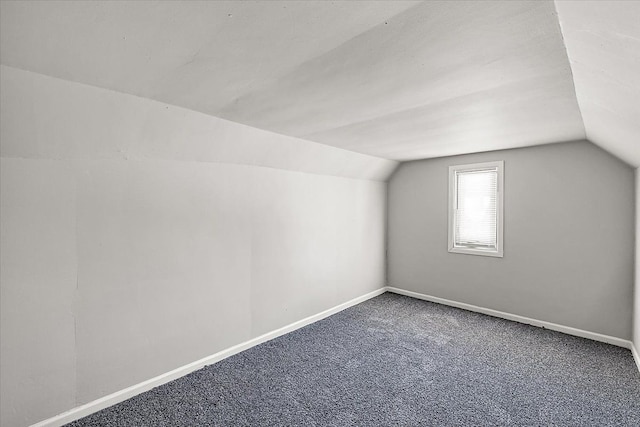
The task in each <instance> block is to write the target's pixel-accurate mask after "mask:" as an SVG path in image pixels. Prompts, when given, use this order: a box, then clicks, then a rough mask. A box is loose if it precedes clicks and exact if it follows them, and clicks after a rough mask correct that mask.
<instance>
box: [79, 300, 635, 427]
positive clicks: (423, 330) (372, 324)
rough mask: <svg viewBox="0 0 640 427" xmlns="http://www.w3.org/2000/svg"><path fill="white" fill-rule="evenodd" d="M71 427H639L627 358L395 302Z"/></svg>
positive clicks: (603, 347) (369, 305) (343, 315)
mask: <svg viewBox="0 0 640 427" xmlns="http://www.w3.org/2000/svg"><path fill="white" fill-rule="evenodd" d="M69 425H70V426H75V427H79V426H137V427H140V426H507V425H509V426H542V425H544V426H550V425H554V426H609V425H611V426H636V427H637V426H640V373H638V370H637V368H636V366H635V364H634V362H633V358H632V356H631V352H630V351H629V350H626V349H623V348H619V347H615V346H611V345H607V344H602V343H598V342H595V341H590V340H586V339H582V338H577V337H572V336H569V335H564V334H561V333H558V332H554V331H549V330H545V329H542V328H536V327H533V326H528V325H523V324H519V323H515V322H510V321H507V320H502V319H497V318H493V317H489V316H485V315H482V314H477V313H472V312H468V311H465V310H460V309H456V308H451V307H447V306H443V305H439V304H433V303H430V302H426V301H420V300H416V299H413V298H408V297H404V296H400V295H395V294H391V293H386V294H383V295H380V296H379V297H376V298H374V299H371V300H368V301H366V302H364V303H362V304H359V305H357V306H354V307H351V308H349V309H347V310H344V311H342V312H340V313H338V314H335V315H333V316H331V317H329V318H327V319H324V320H322V321H319V322H316V323H314V324H312V325H309V326H307V327H305V328H302V329H299V330H297V331H294V332H292V333H290V334H287V335H284V336H282V337H279V338H276V339H274V340H272V341H269V342H267V343H264V344H262V345H259V346H256V347H253V348H251V349H249V350H247V351H244V352H242V353H240V354H237V355H235V356H232V357H230V358H228V359H225V360H223V361H221V362H219V363H216V364H214V365H210V366H207V367H206V368H204V369H201V370H199V371H196V372H193V373H191V374H190V375H187V376H185V377H182V378H180V379H178V380H176V381H173V382H170V383H167V384H165V385H163V386H160V387H157V388H155V389H153V390H150V391H148V392H146V393H143V394H141V395H138V396H136V397H133V398H131V399H129V400H127V401H125V402H122V403H120V404H117V405H115V406H112V407H110V408H107V409H105V410H103V411H100V412H97V413H95V414H93V415H90V416H88V417H86V418H83V419H81V420H79V421H76V422H74V423H71V424H69Z"/></svg>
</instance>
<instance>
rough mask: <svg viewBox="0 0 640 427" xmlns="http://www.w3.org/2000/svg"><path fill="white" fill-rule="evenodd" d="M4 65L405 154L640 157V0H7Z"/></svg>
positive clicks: (372, 150) (636, 161)
mask: <svg viewBox="0 0 640 427" xmlns="http://www.w3.org/2000/svg"><path fill="white" fill-rule="evenodd" d="M1 7H2V9H1V21H0V31H1V33H0V61H1V62H2V63H3V64H5V65H8V66H12V67H17V68H21V69H25V70H29V71H34V72H38V73H42V74H46V75H51V76H54V77H59V78H63V79H66V80H71V81H76V82H80V83H85V84H90V85H94V86H99V87H103V88H108V89H112V90H116V91H120V92H124V93H129V94H133V95H138V96H141V97H145V98H150V99H154V100H158V101H162V102H165V103H169V104H173V105H178V106H182V107H186V108H190V109H193V110H196V111H200V112H203V113H206V114H210V115H213V116H217V117H221V118H224V119H228V120H231V121H235V122H239V123H243V124H247V125H250V126H254V127H257V128H261V129H265V130H270V131H274V132H277V133H281V134H285V135H290V136H296V137H300V138H303V139H307V140H311V141H315V142H319V143H323V144H328V145H333V146H336V147H341V148H345V149H348V150H353V151H356V152H360V153H365V154H370V155H374V156H379V157H384V158H389V159H394V160H412V159H419V158H428V157H437V156H445V155H454V154H463V153H470V152H478V151H488V150H495V149H503V148H515V147H523V146H530V145H537V144H547V143H554V142H562V141H570V140H576V139H583V138H585V137H586V138H588V139H590V140H592V141H593V142H594V143H596V144H599V145H600V146H602V147H603V148H605V149H607V150H609V151H611V152H612V153H614V154H616V155H617V156H619V157H620V158H622V159H624V160H626V161H627V162H628V163H630V164H633V165H635V166H640V24H638V23H640V2H631V1H621V2H586V1H584V2H561V1H558V2H551V1H523V2H518V1H504V2H503V1H496V2H492V1H475V2H471V1H469V2H454V1H443V2H440V1H428V2H403V1H389V2H382V1H372V2H348V1H345V2H325V1H307V2H264V1H263V2H169V1H159V2H57V1H48V2H40V1H36V2H2V6H1Z"/></svg>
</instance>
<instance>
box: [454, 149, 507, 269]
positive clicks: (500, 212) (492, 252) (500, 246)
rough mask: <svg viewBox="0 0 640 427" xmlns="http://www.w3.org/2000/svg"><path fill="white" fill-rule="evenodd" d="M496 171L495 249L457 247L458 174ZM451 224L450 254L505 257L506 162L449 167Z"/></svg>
mask: <svg viewBox="0 0 640 427" xmlns="http://www.w3.org/2000/svg"><path fill="white" fill-rule="evenodd" d="M492 169H495V170H496V171H497V173H498V183H497V184H498V186H497V192H498V200H497V202H498V206H497V207H496V208H497V212H496V213H497V218H496V221H497V224H496V247H495V249H482V248H474V247H471V246H456V244H455V230H456V225H455V223H456V215H455V212H456V209H457V204H456V200H457V193H458V180H457V179H456V174H457V173H458V172H473V171H481V170H492ZM448 205H449V215H448V216H449V224H448V233H447V234H448V244H449V246H448V248H449V252H450V253H458V254H467V255H480V256H489V257H497V258H502V257H503V256H504V160H498V161H495V162H484V163H472V164H467V165H454V166H449V201H448Z"/></svg>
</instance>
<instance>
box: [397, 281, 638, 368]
mask: <svg viewBox="0 0 640 427" xmlns="http://www.w3.org/2000/svg"><path fill="white" fill-rule="evenodd" d="M386 289H387V291H389V292H393V293H395V294H400V295H405V296H408V297H413V298H417V299H421V300H425V301H430V302H435V303H438V304H444V305H449V306H451V307H457V308H462V309H464V310H469V311H474V312H476V313H482V314H487V315H489V316H493V317H500V318H502V319H507V320H513V321H514V322H520V323H525V324H527V325H532V326H538V327H540V328H545V329H551V330H552V331H558V332H563V333H565V334H568V335H574V336H577V337H582V338H588V339H590V340H594V341H600V342H604V343H607V344H613V345H616V346H618V347H624V348H628V349H630V350H632V351H633V345H632V344H631V341H628V340H624V339H621V338H616V337H612V336H609V335H602V334H598V333H596V332H589V331H584V330H582V329H576V328H572V327H570V326H563V325H558V324H556V323H551V322H545V321H544V320H537V319H531V318H529V317H524V316H519V315H517V314H511V313H505V312H503V311H498V310H492V309H490V308H484V307H478V306H476V305H471V304H466V303H463V302H457V301H452V300H448V299H444V298H439V297H434V296H431V295H424V294H420V293H418V292H413V291H406V290H404V289H399V288H394V287H393V286H387V288H386ZM636 355H637V353H636ZM636 363H638V359H637V358H636ZM639 366H640V365H639Z"/></svg>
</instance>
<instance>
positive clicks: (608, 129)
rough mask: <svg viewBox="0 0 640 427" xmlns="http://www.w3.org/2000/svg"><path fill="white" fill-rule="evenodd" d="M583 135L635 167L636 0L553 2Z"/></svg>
mask: <svg viewBox="0 0 640 427" xmlns="http://www.w3.org/2000/svg"><path fill="white" fill-rule="evenodd" d="M557 9H558V15H559V18H560V25H561V27H562V33H563V35H564V38H565V43H566V45H567V52H568V54H569V60H570V61H571V68H572V70H573V79H574V82H575V87H576V93H577V96H578V104H579V105H580V111H581V112H582V118H583V120H584V126H585V130H586V134H587V138H588V139H589V140H590V141H592V142H594V143H596V144H598V145H600V146H601V147H602V148H604V149H606V150H608V151H610V152H611V153H613V154H615V155H617V156H618V157H620V158H621V159H623V160H626V161H627V162H628V163H630V164H632V165H634V166H636V167H638V166H640V1H558V2H557Z"/></svg>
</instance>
